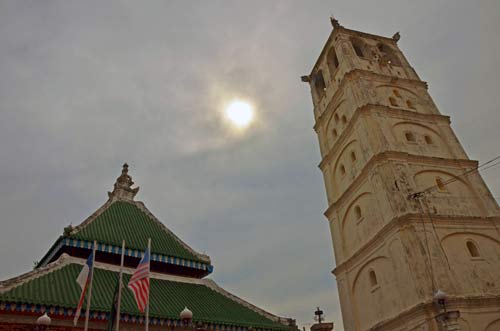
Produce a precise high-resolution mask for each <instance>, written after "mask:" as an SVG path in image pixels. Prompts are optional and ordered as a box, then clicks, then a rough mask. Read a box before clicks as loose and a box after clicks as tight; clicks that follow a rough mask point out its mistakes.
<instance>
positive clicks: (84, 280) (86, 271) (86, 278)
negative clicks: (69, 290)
mask: <svg viewBox="0 0 500 331" xmlns="http://www.w3.org/2000/svg"><path fill="white" fill-rule="evenodd" d="M93 260H94V254H90V256H89V258H88V259H87V262H86V263H85V264H84V265H83V268H82V271H80V274H78V277H77V278H76V282H77V283H78V285H80V287H81V288H82V293H81V294H80V300H78V306H77V307H76V312H75V318H74V319H73V324H74V325H75V326H76V323H77V322H78V318H79V317H80V312H81V311H82V306H83V300H84V298H85V293H86V292H87V288H88V287H89V283H90V281H91V277H90V276H91V274H92V267H93V265H94V261H93ZM87 300H90V298H88V299H87Z"/></svg>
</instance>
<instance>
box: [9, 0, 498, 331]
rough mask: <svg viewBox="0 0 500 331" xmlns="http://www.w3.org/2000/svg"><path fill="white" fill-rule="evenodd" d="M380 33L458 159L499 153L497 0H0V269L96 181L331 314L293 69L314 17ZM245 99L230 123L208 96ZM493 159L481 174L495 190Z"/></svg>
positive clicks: (308, 306)
mask: <svg viewBox="0 0 500 331" xmlns="http://www.w3.org/2000/svg"><path fill="white" fill-rule="evenodd" d="M330 13H333V14H334V15H335V16H336V17H337V18H338V19H339V20H340V22H341V24H343V25H344V26H346V27H348V28H352V29H356V30H361V31H366V32H369V33H374V34H381V35H385V36H392V34H393V33H394V32H396V31H401V35H402V38H401V40H400V42H399V45H400V47H401V48H402V49H403V51H404V52H405V54H406V56H407V57H408V59H409V60H410V62H411V64H412V65H413V66H414V67H415V69H416V71H417V72H418V74H419V75H420V76H421V77H422V79H424V80H426V81H427V82H428V83H429V91H430V93H431V95H432V96H433V98H434V100H435V101H436V103H437V105H438V106H439V108H440V111H441V112H442V113H443V114H446V115H450V116H451V119H452V126H453V128H454V129H455V131H456V133H457V135H458V137H459V139H460V141H461V142H462V144H463V145H464V147H465V149H466V150H467V152H468V153H469V156H470V157H471V158H473V159H477V160H479V161H480V162H481V161H482V162H484V161H487V160H489V159H491V158H493V157H495V156H497V155H500V147H498V145H499V144H498V142H499V138H500V134H499V133H498V127H499V126H500V115H499V112H500V106H499V102H498V99H496V97H497V96H498V95H499V94H500V93H499V92H500V88H499V87H500V66H499V63H498V61H499V59H500V46H499V40H500V38H499V37H498V34H499V32H500V2H498V1H495V0H491V1H468V0H464V1H435V0H432V1H400V0H399V1H366V2H361V1H342V2H340V1H314V2H313V1H288V0H287V1H269V0H264V1H247V2H243V1H197V2H195V1H148V2H143V1H141V2H137V1H115V2H114V1H79V2H77V1H14V0H12V1H6V0H3V1H0V182H1V185H0V211H1V216H0V222H1V227H0V229H1V230H0V265H1V266H2V267H1V268H0V279H6V278H8V277H11V276H15V275H17V274H19V273H22V272H26V271H29V270H30V269H31V268H32V262H33V261H34V260H38V259H39V258H40V257H41V256H42V255H43V254H44V252H45V251H46V250H47V249H48V248H49V247H50V245H51V244H52V243H53V242H54V241H55V240H56V239H57V237H58V236H59V235H60V234H61V233H62V231H63V228H64V226H66V225H68V224H69V223H72V224H73V225H76V224H79V223H80V222H81V221H82V220H84V219H85V218H86V217H87V216H89V215H90V214H91V213H93V212H94V211H95V210H96V209H97V208H98V207H99V206H100V205H102V203H104V202H105V200H106V199H107V194H106V192H107V191H108V190H111V189H112V185H113V183H114V181H115V179H116V177H117V176H118V175H119V174H120V170H121V165H122V163H123V162H128V163H129V164H130V174H131V175H132V177H133V179H134V181H135V182H136V183H137V185H139V186H140V188H141V190H140V192H139V194H138V196H137V199H138V200H141V201H144V202H145V204H146V206H147V207H148V208H149V209H150V210H151V211H152V212H153V213H154V214H155V215H156V216H157V217H158V218H159V219H160V220H162V221H163V222H164V223H165V224H166V226H167V227H169V228H170V229H171V230H173V231H174V232H175V233H176V234H177V235H179V236H180V237H181V238H182V239H183V240H184V241H186V242H187V243H188V244H189V245H191V246H192V247H193V248H195V249H196V250H198V251H201V252H206V253H207V254H208V255H210V256H211V258H212V261H213V264H214V266H215V272H214V274H213V275H212V278H213V279H215V280H216V281H217V282H218V283H219V284H220V285H221V286H223V287H225V288H226V289H228V290H230V291H232V292H233V293H235V294H237V295H239V296H241V297H243V298H245V299H247V300H249V301H250V302H252V303H254V304H256V305H259V306H261V307H263V308H265V309H267V310H270V311H271V312H273V313H276V314H282V315H286V316H292V317H294V318H296V319H298V323H299V326H302V325H306V326H309V324H310V323H311V322H312V317H313V310H314V308H315V307H316V306H317V305H320V306H321V307H323V308H324V310H325V313H326V316H327V319H329V320H333V321H334V322H335V323H336V330H339V331H341V330H342V321H341V317H340V308H339V303H338V298H337V290H336V284H335V281H334V279H333V276H332V275H331V274H330V271H331V270H332V269H333V267H334V260H333V254H332V248H331V247H332V244H331V239H330V236H329V230H328V223H327V222H326V219H325V218H324V216H323V212H324V210H325V209H326V207H327V205H326V199H325V193H324V187H323V182H322V176H321V172H320V171H319V169H318V168H317V165H318V163H319V161H320V154H319V149H318V144H317V139H316V136H315V133H314V131H313V129H312V126H313V113H312V103H311V98H310V94H309V88H308V86H307V85H306V84H304V83H301V82H300V78H299V77H300V76H301V75H303V74H308V73H309V72H310V70H311V68H312V65H313V64H314V62H315V61H316V59H317V56H318V55H319V52H320V50H321V49H322V47H323V44H324V42H325V41H326V38H327V37H328V35H329V33H330V31H331V25H330V22H329V19H328V17H329V15H330ZM235 97H239V98H244V99H247V100H249V101H251V102H252V103H253V104H254V105H255V106H256V115H257V120H256V121H255V122H254V123H253V125H252V126H251V127H250V128H249V129H248V130H247V131H246V132H244V133H243V134H236V133H235V132H234V131H233V130H231V128H230V126H228V125H227V123H226V122H225V121H224V120H223V117H222V116H221V111H222V109H223V107H224V105H225V104H226V103H227V102H228V101H230V100H231V99H232V98H235ZM499 175H500V170H499V168H492V169H490V170H488V171H486V172H485V173H484V177H485V179H486V181H487V183H488V184H489V186H490V188H491V189H492V191H493V193H494V195H495V196H500V176H499Z"/></svg>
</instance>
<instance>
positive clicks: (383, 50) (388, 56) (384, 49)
mask: <svg viewBox="0 0 500 331" xmlns="http://www.w3.org/2000/svg"><path fill="white" fill-rule="evenodd" d="M377 48H378V50H379V52H380V54H381V61H382V62H383V63H387V64H392V65H395V66H400V65H401V61H400V60H399V57H398V56H397V55H396V52H395V51H394V49H392V47H390V46H388V45H386V44H383V43H380V44H378V45H377Z"/></svg>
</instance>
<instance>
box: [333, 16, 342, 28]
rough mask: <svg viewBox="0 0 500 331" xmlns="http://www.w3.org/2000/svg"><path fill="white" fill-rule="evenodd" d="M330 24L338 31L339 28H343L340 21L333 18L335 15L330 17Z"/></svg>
mask: <svg viewBox="0 0 500 331" xmlns="http://www.w3.org/2000/svg"><path fill="white" fill-rule="evenodd" d="M330 23H332V26H333V28H334V29H338V28H340V27H342V25H340V24H339V20H337V19H335V17H333V15H330Z"/></svg>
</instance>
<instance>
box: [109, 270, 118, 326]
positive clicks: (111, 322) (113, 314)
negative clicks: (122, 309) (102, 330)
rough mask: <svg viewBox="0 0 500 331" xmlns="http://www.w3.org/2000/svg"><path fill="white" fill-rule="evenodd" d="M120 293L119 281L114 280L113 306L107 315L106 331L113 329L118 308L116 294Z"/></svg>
mask: <svg viewBox="0 0 500 331" xmlns="http://www.w3.org/2000/svg"><path fill="white" fill-rule="evenodd" d="M119 292H120V279H119V277H118V279H117V280H116V287H115V294H114V295H113V305H112V306H111V312H110V313H109V322H108V329H107V330H108V331H113V327H114V325H115V322H116V312H117V308H118V293H119Z"/></svg>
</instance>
